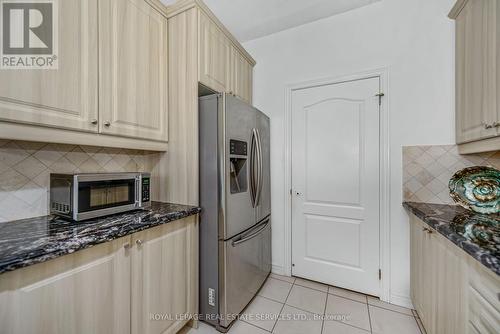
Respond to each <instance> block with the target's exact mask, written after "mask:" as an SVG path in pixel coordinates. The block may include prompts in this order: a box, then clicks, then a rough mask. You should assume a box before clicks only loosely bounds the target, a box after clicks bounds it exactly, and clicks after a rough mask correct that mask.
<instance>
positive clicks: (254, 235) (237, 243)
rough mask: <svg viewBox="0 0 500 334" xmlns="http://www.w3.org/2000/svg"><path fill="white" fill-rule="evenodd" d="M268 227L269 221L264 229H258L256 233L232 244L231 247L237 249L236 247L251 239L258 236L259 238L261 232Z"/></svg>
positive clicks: (264, 225)
mask: <svg viewBox="0 0 500 334" xmlns="http://www.w3.org/2000/svg"><path fill="white" fill-rule="evenodd" d="M267 225H269V220H266V222H265V223H264V224H263V225H262V227H260V228H258V229H257V230H256V231H255V232H253V233H251V234H250V235H247V236H244V237H242V238H240V239H237V240H234V241H233V242H231V245H232V246H233V247H235V246H237V245H239V244H242V243H244V242H246V241H248V240H250V239H253V238H255V237H256V236H258V235H259V234H260V232H262V231H263V230H264V229H266V227H267Z"/></svg>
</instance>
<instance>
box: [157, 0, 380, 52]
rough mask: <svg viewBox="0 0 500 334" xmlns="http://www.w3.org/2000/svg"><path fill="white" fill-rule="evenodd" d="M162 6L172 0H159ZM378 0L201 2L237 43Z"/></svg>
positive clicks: (206, 0)
mask: <svg viewBox="0 0 500 334" xmlns="http://www.w3.org/2000/svg"><path fill="white" fill-rule="evenodd" d="M161 1H162V2H163V3H165V4H171V3H174V2H175V0H161ZM377 1H380V0H204V2H205V3H206V4H207V5H208V7H210V9H211V10H212V11H213V12H214V14H215V15H216V16H217V17H218V18H219V20H221V22H222V23H223V24H224V25H225V26H226V27H227V28H228V29H229V31H231V33H232V34H233V35H234V36H235V37H236V38H237V39H238V40H239V41H240V42H246V41H249V40H252V39H256V38H259V37H262V36H266V35H270V34H273V33H275V32H278V31H282V30H286V29H290V28H293V27H296V26H299V25H302V24H305V23H309V22H313V21H316V20H319V19H322V18H325V17H329V16H332V15H336V14H340V13H344V12H347V11H349V10H352V9H356V8H359V7H363V6H366V5H369V4H371V3H374V2H377Z"/></svg>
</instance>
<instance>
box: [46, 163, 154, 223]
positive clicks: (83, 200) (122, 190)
mask: <svg viewBox="0 0 500 334" xmlns="http://www.w3.org/2000/svg"><path fill="white" fill-rule="evenodd" d="M150 183H151V175H150V173H100V174H51V175H50V213H51V214H54V215H57V216H62V217H66V218H70V219H73V220H76V221H80V220H85V219H90V218H96V217H102V216H106V215H111V214H115V213H120V212H125V211H130V210H137V209H144V208H148V207H149V206H151V185H150Z"/></svg>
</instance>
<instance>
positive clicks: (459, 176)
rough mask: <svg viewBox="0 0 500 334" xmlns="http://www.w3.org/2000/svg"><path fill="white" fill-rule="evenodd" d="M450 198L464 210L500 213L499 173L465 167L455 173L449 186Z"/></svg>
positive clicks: (497, 171) (482, 168) (487, 169)
mask: <svg viewBox="0 0 500 334" xmlns="http://www.w3.org/2000/svg"><path fill="white" fill-rule="evenodd" d="M448 186H449V188H450V196H451V198H452V199H453V200H454V201H455V202H456V203H458V204H459V205H461V206H463V207H464V208H466V209H469V210H472V211H475V212H479V213H485V214H491V213H498V212H500V171H499V170H498V169H495V168H492V167H482V166H476V167H467V168H464V169H462V170H460V171H458V172H456V173H455V174H454V175H453V176H452V178H451V180H450V182H449V184H448Z"/></svg>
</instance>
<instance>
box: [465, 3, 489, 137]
mask: <svg viewBox="0 0 500 334" xmlns="http://www.w3.org/2000/svg"><path fill="white" fill-rule="evenodd" d="M494 2H496V0H486V1H485V0H469V1H468V2H467V4H466V6H465V7H464V8H463V9H462V11H461V12H460V14H459V15H458V17H457V19H456V110H457V113H456V141H457V143H465V142H470V141H474V140H479V139H484V138H489V137H493V136H496V134H497V128H495V127H494V126H493V124H494V123H495V122H496V121H497V115H496V112H497V111H496V110H497V109H496V97H495V96H496V91H495V90H492V87H495V81H496V74H495V73H496V71H494V69H495V67H496V65H495V64H494V63H495V61H496V58H495V54H496V50H495V47H494V45H496V43H495V38H496V37H495V36H496V31H495V30H496V28H495V27H494V21H495V20H494V18H493V17H492V14H491V13H490V9H491V8H490V7H491V6H494V5H495V4H494ZM492 3H493V4H492ZM493 13H494V12H493ZM492 27H493V28H492ZM492 64H493V65H492Z"/></svg>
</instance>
